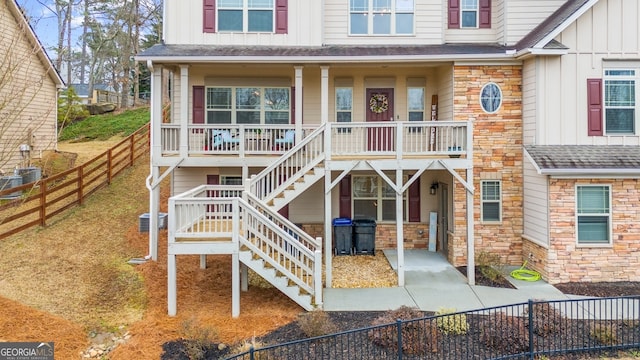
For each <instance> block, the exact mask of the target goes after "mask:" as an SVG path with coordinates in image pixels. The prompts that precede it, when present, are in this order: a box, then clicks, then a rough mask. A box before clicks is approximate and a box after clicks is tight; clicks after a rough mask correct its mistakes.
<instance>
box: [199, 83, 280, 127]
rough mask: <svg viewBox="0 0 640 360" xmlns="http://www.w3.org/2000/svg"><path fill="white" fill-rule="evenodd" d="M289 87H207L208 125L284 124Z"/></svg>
mask: <svg viewBox="0 0 640 360" xmlns="http://www.w3.org/2000/svg"><path fill="white" fill-rule="evenodd" d="M289 91H290V89H289V88H261V87H236V88H233V87H208V88H207V98H206V106H207V123H208V124H288V123H289V118H290V109H289V108H290V104H289V102H290V101H289V99H290V97H289Z"/></svg>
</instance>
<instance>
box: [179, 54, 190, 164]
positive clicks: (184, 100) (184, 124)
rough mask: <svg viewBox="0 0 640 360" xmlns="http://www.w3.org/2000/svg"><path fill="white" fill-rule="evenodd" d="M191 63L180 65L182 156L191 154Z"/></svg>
mask: <svg viewBox="0 0 640 360" xmlns="http://www.w3.org/2000/svg"><path fill="white" fill-rule="evenodd" d="M188 126H189V65H180V157H181V158H186V157H187V156H188V155H189V130H188Z"/></svg>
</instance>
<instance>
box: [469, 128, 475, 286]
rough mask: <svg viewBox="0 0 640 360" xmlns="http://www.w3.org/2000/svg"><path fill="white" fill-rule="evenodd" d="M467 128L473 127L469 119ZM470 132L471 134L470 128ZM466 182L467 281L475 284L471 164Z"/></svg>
mask: <svg viewBox="0 0 640 360" xmlns="http://www.w3.org/2000/svg"><path fill="white" fill-rule="evenodd" d="M467 129H473V127H472V126H471V121H469V126H468V127H467ZM469 131H471V133H472V134H473V131H472V130H469ZM467 157H469V158H470V159H473V145H471V147H468V148H467ZM467 184H469V186H470V187H471V189H467V281H468V282H469V285H475V284H476V272H475V256H476V254H475V244H474V243H475V239H474V236H473V234H474V228H475V222H474V220H473V193H474V192H473V191H472V189H473V165H471V166H470V167H469V168H467Z"/></svg>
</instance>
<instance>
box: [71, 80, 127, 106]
mask: <svg viewBox="0 0 640 360" xmlns="http://www.w3.org/2000/svg"><path fill="white" fill-rule="evenodd" d="M69 87H70V88H73V90H74V91H75V92H76V95H78V98H79V99H80V102H81V103H82V104H96V103H99V102H111V103H114V104H116V105H120V103H119V102H118V94H117V93H116V92H115V90H114V89H113V87H111V86H109V85H106V84H95V85H93V90H92V91H89V84H69Z"/></svg>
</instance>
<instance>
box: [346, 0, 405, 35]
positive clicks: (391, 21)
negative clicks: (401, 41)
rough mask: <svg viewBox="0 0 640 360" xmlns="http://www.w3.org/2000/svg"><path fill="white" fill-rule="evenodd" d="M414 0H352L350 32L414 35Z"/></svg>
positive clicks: (357, 33)
mask: <svg viewBox="0 0 640 360" xmlns="http://www.w3.org/2000/svg"><path fill="white" fill-rule="evenodd" d="M413 1H414V0H350V1H349V34H351V35H412V34H413V17H414V14H413V11H414V9H413Z"/></svg>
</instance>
